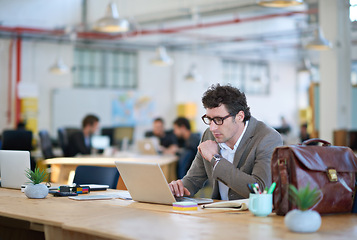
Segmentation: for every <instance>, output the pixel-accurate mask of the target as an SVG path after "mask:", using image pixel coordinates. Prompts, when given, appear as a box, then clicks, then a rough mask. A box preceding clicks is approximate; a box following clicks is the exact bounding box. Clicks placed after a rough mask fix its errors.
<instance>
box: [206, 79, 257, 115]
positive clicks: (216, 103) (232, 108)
mask: <svg viewBox="0 0 357 240" xmlns="http://www.w3.org/2000/svg"><path fill="white" fill-rule="evenodd" d="M202 103H203V106H204V108H206V109H207V108H209V109H211V108H216V107H220V106H221V105H222V104H223V105H224V106H225V107H226V108H227V111H228V112H229V114H238V113H239V112H240V111H243V112H244V121H247V120H249V119H250V117H251V115H250V108H249V107H248V104H247V99H246V97H245V94H244V93H243V92H241V91H239V89H238V88H235V87H232V86H231V85H229V84H228V85H225V86H221V85H220V84H219V83H217V84H216V85H211V86H210V87H209V88H208V90H207V91H206V92H205V93H204V94H203V97H202Z"/></svg>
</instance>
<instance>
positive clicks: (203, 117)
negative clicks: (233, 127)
mask: <svg viewBox="0 0 357 240" xmlns="http://www.w3.org/2000/svg"><path fill="white" fill-rule="evenodd" d="M235 115H237V114H236V113H235V114H233V113H230V114H228V115H227V116H225V117H214V118H210V117H208V116H207V115H206V114H205V115H203V116H202V117H201V119H202V121H203V123H204V124H206V125H210V124H211V123H212V121H213V122H214V124H216V125H218V126H220V125H223V123H224V120H225V119H227V118H229V117H233V116H235ZM205 118H208V120H209V121H210V122H209V123H206V122H205V120H204V119H205ZM215 118H216V119H217V118H219V119H221V121H222V123H221V124H217V122H216V120H215Z"/></svg>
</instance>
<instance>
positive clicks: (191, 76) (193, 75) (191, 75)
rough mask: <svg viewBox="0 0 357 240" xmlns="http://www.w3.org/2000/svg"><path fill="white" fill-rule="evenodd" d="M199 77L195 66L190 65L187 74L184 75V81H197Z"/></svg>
mask: <svg viewBox="0 0 357 240" xmlns="http://www.w3.org/2000/svg"><path fill="white" fill-rule="evenodd" d="M200 78H201V76H200V75H199V74H198V72H197V68H196V65H195V64H192V65H191V67H190V69H189V71H188V73H187V74H186V75H185V80H186V81H199V80H200Z"/></svg>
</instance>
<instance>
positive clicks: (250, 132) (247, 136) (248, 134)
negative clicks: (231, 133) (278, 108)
mask: <svg viewBox="0 0 357 240" xmlns="http://www.w3.org/2000/svg"><path fill="white" fill-rule="evenodd" d="M256 125H257V120H256V119H255V118H254V117H251V118H250V120H249V123H248V128H247V130H246V131H245V133H244V135H243V138H242V140H241V141H240V143H239V145H238V148H237V151H236V152H235V154H234V160H233V165H234V166H235V167H238V165H239V162H240V160H241V158H242V156H243V154H244V153H245V151H246V150H247V148H246V146H247V145H248V144H249V143H250V141H251V140H252V138H253V136H254V132H255V128H256Z"/></svg>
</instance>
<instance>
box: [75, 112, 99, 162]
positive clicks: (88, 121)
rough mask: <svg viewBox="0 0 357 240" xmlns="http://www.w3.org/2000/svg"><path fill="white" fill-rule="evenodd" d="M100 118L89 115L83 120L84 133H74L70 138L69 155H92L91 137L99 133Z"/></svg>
mask: <svg viewBox="0 0 357 240" xmlns="http://www.w3.org/2000/svg"><path fill="white" fill-rule="evenodd" d="M98 126H99V118H98V117H97V116H95V115H87V116H85V117H84V119H83V120H82V131H78V132H74V133H72V134H71V135H70V136H69V137H68V155H69V156H71V157H72V156H75V155H77V154H78V153H79V154H83V155H88V154H91V149H92V146H91V136H92V135H93V134H94V133H95V132H96V131H97V129H98Z"/></svg>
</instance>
